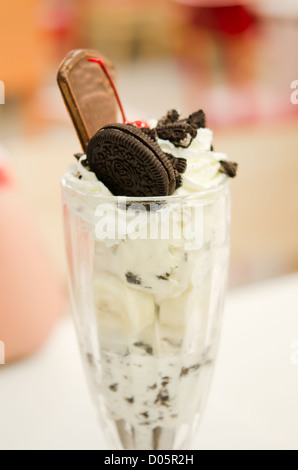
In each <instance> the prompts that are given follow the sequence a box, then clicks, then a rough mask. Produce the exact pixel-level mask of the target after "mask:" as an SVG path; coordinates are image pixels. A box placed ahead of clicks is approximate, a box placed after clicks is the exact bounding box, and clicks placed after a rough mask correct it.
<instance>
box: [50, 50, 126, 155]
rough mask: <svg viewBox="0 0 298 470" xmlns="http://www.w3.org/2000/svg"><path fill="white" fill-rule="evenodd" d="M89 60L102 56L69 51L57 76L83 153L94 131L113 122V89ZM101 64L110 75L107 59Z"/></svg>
mask: <svg viewBox="0 0 298 470" xmlns="http://www.w3.org/2000/svg"><path fill="white" fill-rule="evenodd" d="M89 58H99V59H102V58H103V57H102V56H101V55H99V54H98V52H96V51H90V50H85V49H78V50H75V51H71V52H70V53H69V54H67V56H66V58H65V59H64V61H63V62H62V64H61V65H60V68H59V71H58V75H57V81H58V85H59V88H60V91H61V93H62V96H63V99H64V102H65V105H66V107H67V109H68V112H69V114H70V116H71V119H72V121H73V124H74V126H75V129H76V131H77V134H78V137H79V139H80V142H81V144H82V148H83V151H84V152H85V151H86V148H87V144H88V142H89V140H90V139H91V137H92V136H93V135H94V134H95V132H96V131H97V130H98V129H100V128H101V127H103V126H105V125H106V124H109V123H111V122H115V121H117V104H116V100H115V96H114V92H113V89H112V87H111V85H110V83H109V80H108V79H107V77H106V75H105V74H104V72H103V71H102V70H101V68H100V67H98V65H97V64H95V63H91V62H88V60H87V59H89ZM105 64H106V67H107V69H108V70H109V72H110V74H111V75H112V76H114V67H113V66H112V64H111V63H110V62H109V61H107V60H105Z"/></svg>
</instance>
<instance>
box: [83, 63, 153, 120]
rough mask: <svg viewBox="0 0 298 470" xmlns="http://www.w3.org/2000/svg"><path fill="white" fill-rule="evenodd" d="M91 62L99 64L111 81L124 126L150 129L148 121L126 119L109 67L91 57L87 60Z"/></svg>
mask: <svg viewBox="0 0 298 470" xmlns="http://www.w3.org/2000/svg"><path fill="white" fill-rule="evenodd" d="M87 60H88V61H89V62H95V63H96V64H98V65H99V66H100V67H101V68H102V70H103V71H104V73H105V75H106V77H107V79H108V80H109V82H110V85H111V87H112V88H113V91H114V95H115V98H116V100H117V103H118V106H119V109H120V111H121V114H122V120H123V124H132V125H134V126H136V127H139V128H140V129H141V128H144V127H149V125H148V124H147V122H146V121H133V122H128V121H127V120H126V117H125V113H124V109H123V106H122V103H121V100H120V97H119V94H118V91H117V88H116V86H115V83H114V82H113V79H112V77H111V75H110V74H109V71H108V69H107V67H106V66H105V63H104V61H103V60H102V59H97V58H93V57H90V58H89V59H87Z"/></svg>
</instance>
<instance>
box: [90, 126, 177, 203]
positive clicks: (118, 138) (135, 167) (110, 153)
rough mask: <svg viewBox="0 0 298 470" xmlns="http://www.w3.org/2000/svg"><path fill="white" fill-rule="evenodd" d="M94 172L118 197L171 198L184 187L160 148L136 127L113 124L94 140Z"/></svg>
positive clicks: (91, 166) (91, 144)
mask: <svg viewBox="0 0 298 470" xmlns="http://www.w3.org/2000/svg"><path fill="white" fill-rule="evenodd" d="M87 158H88V163H89V166H90V169H91V171H93V172H94V173H95V174H96V176H97V178H98V179H99V181H102V182H103V183H104V184H105V185H106V186H107V188H109V189H110V191H111V192H112V193H113V194H114V195H116V196H128V197H130V196H131V197H150V196H153V197H154V196H168V195H171V194H173V192H174V191H175V190H176V188H177V184H178V186H179V185H180V184H181V181H180V178H177V173H176V172H175V170H174V168H173V166H172V165H171V162H170V161H169V159H168V157H167V156H166V155H165V153H164V152H163V151H162V150H161V148H160V147H159V145H158V144H157V143H156V142H154V141H153V140H152V139H151V138H150V137H148V136H147V135H145V134H144V132H142V131H141V130H140V129H138V128H136V127H135V126H130V125H125V124H110V125H108V126H105V127H104V128H102V129H100V130H99V131H98V132H97V133H96V134H95V136H94V137H93V138H92V139H91V140H90V142H89V144H88V147H87Z"/></svg>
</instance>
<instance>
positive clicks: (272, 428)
mask: <svg viewBox="0 0 298 470" xmlns="http://www.w3.org/2000/svg"><path fill="white" fill-rule="evenodd" d="M297 313H298V275H292V276H287V277H284V278H281V279H276V280H273V281H268V282H266V283H263V284H259V285H255V286H249V287H245V288H241V289H238V290H236V291H233V292H231V293H230V294H229V296H228V299H227V304H226V313H225V322H224V328H223V334H222V340H221V346H220V350H219V357H218V361H217V366H216V372H215V376H214V381H213V385H212V390H211V394H210V398H209V402H208V405H207V408H206V410H205V414H204V417H203V420H202V423H201V428H200V432H199V435H198V436H197V442H198V447H199V448H200V449H232V450H233V449H272V450H273V449H295V450H297V449H298V431H297V422H298V400H297V394H298V365H297V363H298V315H297ZM295 341H296V342H297V344H296V345H294V342H295ZM291 346H292V348H291ZM295 348H296V349H295ZM295 350H296V352H297V354H295ZM102 448H103V443H102V436H101V434H100V432H99V429H98V425H97V419H96V413H95V411H94V409H93V405H92V403H91V401H90V398H89V394H88V391H87V387H86V384H85V378H84V376H83V371H82V366H81V361H80V357H79V353H78V348H77V343H76V338H75V333H74V329H73V326H72V322H71V319H70V317H68V316H67V317H65V318H64V319H63V320H62V321H61V322H60V324H59V325H58V326H57V328H56V330H55V332H54V333H53V334H52V336H51V338H50V339H49V341H48V342H47V344H46V345H45V347H44V348H43V350H42V351H40V352H39V353H38V354H37V355H36V356H34V357H33V358H31V359H28V360H25V361H23V362H21V363H18V364H15V365H12V366H1V367H0V449H1V450H19V449H24V450H27V449H31V450H39V449H49V450H53V449H57V450H58V449H65V450H72V449H86V450H87V449H102Z"/></svg>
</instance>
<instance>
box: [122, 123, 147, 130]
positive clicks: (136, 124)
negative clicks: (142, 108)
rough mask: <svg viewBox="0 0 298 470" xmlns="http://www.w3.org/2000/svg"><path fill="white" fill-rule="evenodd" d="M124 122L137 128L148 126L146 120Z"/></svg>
mask: <svg viewBox="0 0 298 470" xmlns="http://www.w3.org/2000/svg"><path fill="white" fill-rule="evenodd" d="M125 124H131V125H132V126H136V127H138V128H139V129H144V128H146V127H147V128H149V124H148V123H147V122H146V121H131V122H125Z"/></svg>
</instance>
